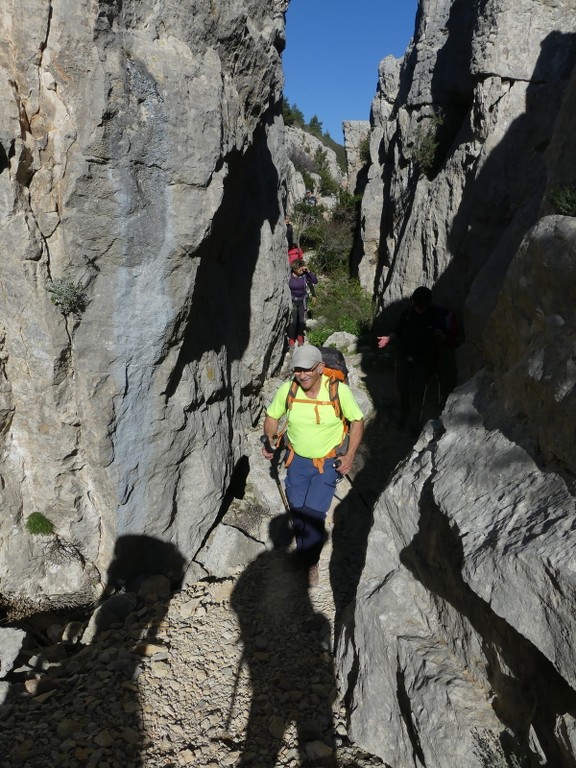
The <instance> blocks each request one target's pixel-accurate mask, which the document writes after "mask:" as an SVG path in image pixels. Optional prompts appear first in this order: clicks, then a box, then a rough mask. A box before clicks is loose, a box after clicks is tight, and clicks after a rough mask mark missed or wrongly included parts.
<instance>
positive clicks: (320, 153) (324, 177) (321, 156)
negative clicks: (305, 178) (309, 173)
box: [314, 147, 340, 195]
mask: <svg viewBox="0 0 576 768" xmlns="http://www.w3.org/2000/svg"><path fill="white" fill-rule="evenodd" d="M314 162H315V164H316V168H317V169H318V175H319V176H320V194H321V195H337V194H338V190H339V189H340V185H339V184H338V182H337V181H336V180H335V179H334V177H333V176H332V174H331V173H330V167H329V165H328V154H327V152H326V150H325V149H320V147H318V149H317V150H316V152H315V153H314Z"/></svg>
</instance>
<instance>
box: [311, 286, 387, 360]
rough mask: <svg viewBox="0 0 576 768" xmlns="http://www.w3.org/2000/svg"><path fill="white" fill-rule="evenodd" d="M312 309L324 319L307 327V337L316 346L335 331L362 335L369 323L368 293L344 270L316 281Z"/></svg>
mask: <svg viewBox="0 0 576 768" xmlns="http://www.w3.org/2000/svg"><path fill="white" fill-rule="evenodd" d="M312 311H313V313H314V315H315V316H317V317H321V318H323V320H322V323H321V324H320V325H318V326H316V328H311V329H310V330H309V331H308V333H307V337H308V341H309V342H310V343H311V344H316V345H319V346H322V344H324V342H325V341H326V339H327V338H328V336H331V335H332V334H333V333H336V332H337V331H346V332H347V333H351V334H353V335H354V336H361V335H362V334H364V333H366V332H368V331H369V329H370V327H371V325H372V319H373V307H372V299H371V297H370V296H369V294H367V293H366V291H364V289H363V288H362V286H361V285H360V283H359V282H358V280H355V279H352V278H349V277H348V276H347V275H345V274H337V275H331V276H330V277H326V278H325V279H324V280H322V281H321V282H320V283H319V284H318V286H317V288H316V300H315V302H314V304H313V305H312Z"/></svg>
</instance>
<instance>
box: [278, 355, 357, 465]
mask: <svg viewBox="0 0 576 768" xmlns="http://www.w3.org/2000/svg"><path fill="white" fill-rule="evenodd" d="M330 372H331V369H330ZM340 373H341V372H340V371H336V374H340ZM341 380H342V379H341V377H340V376H339V375H336V376H330V378H329V380H328V396H329V398H330V399H329V400H310V398H308V397H306V398H304V397H296V394H297V393H298V382H297V381H296V379H293V380H292V383H291V384H290V389H289V390H288V394H287V395H286V412H287V413H288V414H289V413H290V410H291V408H292V405H293V404H294V403H306V404H308V405H314V412H315V414H316V423H317V424H320V412H319V410H318V406H319V405H331V406H332V407H333V408H334V412H335V413H336V416H337V417H338V418H339V419H340V421H341V422H342V442H341V443H340V445H337V446H336V447H335V448H332V450H331V451H330V452H329V453H327V454H326V456H322V457H321V458H318V459H312V462H313V464H314V466H315V467H316V469H317V470H318V472H319V473H320V474H323V473H324V460H325V459H331V458H334V457H336V456H338V455H340V453H341V452H342V446H343V445H345V444H346V441H347V438H348V431H349V429H350V425H349V423H348V420H347V419H346V418H344V415H343V413H342V406H341V404H340V396H339V394H338V386H339V383H340V381H341ZM285 432H286V428H284V430H283V431H282V433H281V435H280V437H281V438H282V439H283V440H284V444H285V445H286V448H287V451H288V452H287V456H286V460H285V461H284V466H286V467H288V466H290V463H291V462H292V459H293V458H294V448H293V447H292V445H291V444H290V442H289V441H288V437H287V435H286V434H285Z"/></svg>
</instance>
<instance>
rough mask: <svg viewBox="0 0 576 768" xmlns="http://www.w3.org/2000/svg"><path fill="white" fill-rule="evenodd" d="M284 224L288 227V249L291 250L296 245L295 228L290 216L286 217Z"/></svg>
mask: <svg viewBox="0 0 576 768" xmlns="http://www.w3.org/2000/svg"><path fill="white" fill-rule="evenodd" d="M284 224H285V225H286V240H288V249H290V248H292V246H293V245H294V227H293V226H292V221H291V219H290V216H286V218H285V219H284Z"/></svg>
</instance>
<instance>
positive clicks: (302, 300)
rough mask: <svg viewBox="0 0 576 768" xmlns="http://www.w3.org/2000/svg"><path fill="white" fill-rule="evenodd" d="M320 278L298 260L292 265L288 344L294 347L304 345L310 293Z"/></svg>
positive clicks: (289, 282) (289, 283)
mask: <svg viewBox="0 0 576 768" xmlns="http://www.w3.org/2000/svg"><path fill="white" fill-rule="evenodd" d="M317 283H318V278H317V277H316V275H315V274H314V272H310V270H309V269H308V267H307V266H306V264H305V263H304V262H303V261H302V260H301V259H297V260H296V261H295V262H293V264H292V272H291V274H290V280H289V281H288V285H289V287H290V294H291V296H292V314H291V315H290V323H289V325H288V343H289V345H290V346H291V347H293V346H294V345H295V344H296V342H298V344H304V333H305V329H306V313H307V311H308V293H309V291H311V290H313V289H314V286H315V285H316V284H317Z"/></svg>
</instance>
